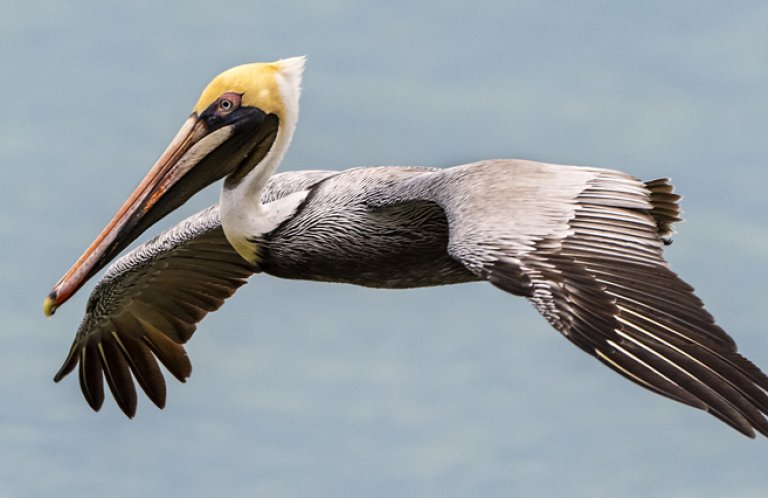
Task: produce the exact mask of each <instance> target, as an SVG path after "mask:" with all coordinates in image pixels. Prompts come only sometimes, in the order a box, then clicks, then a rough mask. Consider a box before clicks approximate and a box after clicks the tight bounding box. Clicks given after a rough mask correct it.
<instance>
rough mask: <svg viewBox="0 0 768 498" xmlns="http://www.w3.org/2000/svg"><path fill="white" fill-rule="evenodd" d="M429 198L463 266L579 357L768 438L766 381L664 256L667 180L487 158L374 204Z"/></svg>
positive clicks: (406, 185) (673, 215)
mask: <svg viewBox="0 0 768 498" xmlns="http://www.w3.org/2000/svg"><path fill="white" fill-rule="evenodd" d="M424 199H427V200H431V201H434V202H436V203H438V204H439V205H440V206H441V207H442V208H443V209H444V210H445V214H446V217H447V219H448V225H449V243H448V252H449V253H450V254H451V255H452V256H453V257H455V258H456V259H457V260H459V261H461V262H462V263H463V264H464V265H465V266H466V267H467V268H468V269H469V270H471V271H472V272H473V273H475V274H476V275H477V276H479V277H481V278H484V279H487V280H488V281H490V282H491V283H493V284H494V285H496V286H497V287H499V288H501V289H504V290H506V291H509V292H512V293H514V294H518V295H522V296H525V297H527V298H528V299H529V300H530V301H531V302H532V303H533V305H534V306H535V307H536V309H537V310H538V311H539V312H541V314H542V315H544V317H545V318H546V319H547V320H548V321H549V322H550V324H551V325H552V326H554V327H555V328H556V329H557V330H558V331H560V332H561V333H562V334H563V335H564V336H565V337H567V338H568V339H569V340H570V341H572V342H573V343H574V344H576V345H577V346H579V347H580V348H581V349H583V350H584V351H586V352H587V353H589V354H591V355H593V356H595V357H597V358H598V359H599V360H600V361H601V362H603V363H604V364H606V365H607V366H609V367H610V368H612V369H613V370H615V371H617V372H618V373H620V374H622V375H623V376H625V377H627V378H628V379H630V380H632V381H634V382H636V383H638V384H640V385H641V386H643V387H646V388H648V389H651V390H652V391H655V392H657V393H660V394H662V395H665V396H668V397H670V398H672V399H675V400H677V401H680V402H683V403H686V404H688V405H690V406H694V407H696V408H700V409H703V410H706V411H708V412H710V413H712V414H713V415H714V416H716V417H718V418H720V419H721V420H723V421H724V422H726V423H727V424H729V425H731V426H732V427H734V428H735V429H737V430H739V431H740V432H742V433H744V434H745V435H748V436H750V437H754V434H755V433H754V430H755V429H757V430H758V431H759V432H761V433H763V434H765V435H768V421H766V418H765V414H768V396H766V393H765V390H768V377H766V375H765V374H764V373H763V372H761V371H760V370H759V369H758V368H757V367H755V366H754V365H753V364H752V363H751V362H750V361H749V360H747V359H746V358H744V357H743V356H741V355H740V354H739V353H737V351H736V345H735V343H734V341H733V340H732V339H731V337H730V336H728V334H726V333H725V332H724V331H723V330H722V329H721V328H720V327H719V326H718V325H716V324H715V322H714V319H713V318H712V316H711V315H710V314H709V313H708V312H707V311H706V310H704V308H703V305H702V302H701V301H700V300H699V299H698V298H697V297H696V296H695V295H694V294H693V288H692V287H690V286H689V285H688V284H686V283H685V282H683V281H682V280H681V279H680V278H678V277H677V275H676V274H675V273H673V272H672V271H671V270H670V269H669V266H668V264H667V263H666V262H665V261H664V259H663V258H662V247H663V245H664V242H665V239H664V237H667V236H669V235H670V234H671V233H672V229H671V224H672V223H673V222H674V221H676V220H679V208H678V205H677V201H678V199H679V196H677V195H676V194H674V193H673V192H672V187H671V185H670V184H669V182H668V180H656V181H652V182H647V183H643V182H641V181H639V180H636V179H635V178H632V177H631V176H629V175H626V174H624V173H620V172H616V171H609V170H601V169H595V168H581V167H569V166H556V165H547V164H541V163H533V162H528V161H484V162H481V163H476V164H473V165H467V166H461V167H456V168H450V169H446V170H443V171H440V172H432V173H425V174H424V175H421V176H420V177H417V178H413V179H410V180H408V181H407V182H403V183H402V184H401V185H400V186H399V187H398V188H396V189H392V190H389V191H387V192H382V193H381V194H380V195H379V196H378V198H374V199H373V200H372V202H373V203H374V204H375V205H386V204H388V203H391V204H397V203H400V202H409V201H413V200H424Z"/></svg>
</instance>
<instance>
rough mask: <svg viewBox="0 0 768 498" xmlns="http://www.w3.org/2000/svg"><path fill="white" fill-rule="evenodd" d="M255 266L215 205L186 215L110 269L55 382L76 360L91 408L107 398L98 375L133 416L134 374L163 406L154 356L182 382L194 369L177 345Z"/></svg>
mask: <svg viewBox="0 0 768 498" xmlns="http://www.w3.org/2000/svg"><path fill="white" fill-rule="evenodd" d="M255 271H258V269H257V268H256V267H255V266H253V265H251V264H250V263H248V262H247V261H245V260H244V259H243V258H242V257H240V255H239V254H237V252H235V251H234V249H232V247H231V246H230V245H229V243H228V242H227V239H226V238H225V237H224V233H223V231H222V229H221V223H220V221H219V214H218V206H213V207H210V208H208V209H206V210H204V211H202V212H200V213H198V214H196V215H194V216H192V217H190V218H188V219H186V220H184V221H183V222H181V223H180V224H179V225H177V226H175V227H173V228H172V229H170V230H168V231H166V232H165V233H163V234H162V235H160V236H159V237H157V238H155V239H154V240H151V241H150V242H148V243H146V244H144V245H142V246H141V247H139V248H137V249H136V250H134V251H132V252H130V253H128V254H126V255H125V256H123V257H122V258H120V259H118V260H117V261H116V262H115V263H114V264H113V265H112V266H111V267H110V268H109V270H108V271H107V273H106V275H105V276H104V278H103V279H102V280H101V281H100V282H99V283H98V284H97V286H96V287H95V288H94V290H93V292H92V293H91V296H90V299H89V301H88V305H87V309H86V313H85V317H84V318H83V321H82V322H81V323H80V327H79V329H78V331H77V335H76V338H75V341H74V343H73V344H72V348H71V349H70V351H69V355H68V356H67V359H66V360H65V362H64V365H63V366H62V367H61V369H60V370H59V372H58V373H57V374H56V376H55V377H54V380H55V381H56V382H58V381H59V380H61V379H62V378H63V377H64V376H65V375H67V374H68V373H69V372H71V371H72V370H73V369H74V368H75V366H76V365H77V364H78V363H79V365H80V368H79V377H80V386H81V389H82V391H83V394H84V396H85V398H86V400H87V401H88V404H90V405H91V407H92V408H93V409H94V410H98V409H99V408H100V407H101V404H102V402H103V401H104V391H103V387H102V377H103V378H106V379H107V383H108V385H109V387H110V390H111V391H112V394H113V395H114V397H115V400H116V401H117V403H118V405H119V406H120V408H121V409H122V410H123V411H124V412H125V413H126V415H128V416H133V415H134V413H135V411H136V389H135V388H134V384H133V380H132V378H131V374H133V377H135V378H136V380H137V381H138V383H139V385H140V386H141V387H142V388H143V389H144V392H146V394H147V396H148V397H149V398H150V399H151V400H152V401H153V402H154V403H155V404H156V405H157V406H159V407H161V408H162V407H163V406H164V404H165V381H164V380H163V375H162V374H161V372H160V368H159V367H158V364H157V361H156V360H155V357H157V359H159V360H160V361H161V362H162V363H163V365H165V367H166V368H167V369H168V371H169V372H171V373H172V374H173V375H174V376H175V377H176V378H177V379H179V380H180V381H182V382H184V380H185V379H186V378H187V377H188V376H189V374H190V373H191V370H192V367H191V364H190V362H189V359H188V358H187V354H186V351H185V350H184V347H183V346H182V344H184V343H185V342H187V341H188V340H189V338H190V337H191V336H192V334H193V333H194V331H195V328H196V326H197V323H198V322H199V321H200V320H202V319H203V317H204V316H205V315H206V314H207V313H208V312H210V311H214V310H216V309H218V308H219V307H220V306H221V305H222V304H224V300H225V299H226V298H228V297H229V296H231V295H232V294H233V293H234V292H235V290H236V289H237V288H238V287H240V286H241V285H243V284H244V283H245V282H246V279H247V278H248V277H249V276H250V275H251V274H253V273H254V272H255Z"/></svg>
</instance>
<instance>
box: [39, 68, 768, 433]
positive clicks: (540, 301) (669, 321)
mask: <svg viewBox="0 0 768 498" xmlns="http://www.w3.org/2000/svg"><path fill="white" fill-rule="evenodd" d="M303 66H304V59H303V58H291V59H284V60H280V61H277V62H273V63H265V64H264V63H262V64H247V65H243V66H238V67H235V68H233V69H230V70H228V71H225V72H224V73H222V74H220V75H219V76H217V77H216V78H215V79H214V80H213V81H212V82H211V83H210V84H209V85H208V86H207V87H206V88H205V90H204V91H203V93H202V95H201V97H200V99H199V100H198V102H197V104H196V105H195V107H194V110H193V112H192V114H191V115H190V116H189V118H188V119H187V120H186V121H185V122H184V124H183V125H182V127H181V130H180V131H179V132H178V134H177V135H176V136H175V138H173V140H172V141H171V143H170V145H169V146H168V148H167V149H166V150H165V152H163V154H162V155H161V156H160V158H159V159H158V161H157V163H156V164H155V165H154V166H153V167H152V169H151V170H150V171H149V173H148V174H147V176H146V177H145V178H144V180H143V181H142V182H141V183H140V184H139V186H138V187H137V189H136V190H135V192H133V194H131V196H130V197H129V198H128V200H127V201H126V202H125V203H124V204H123V206H122V207H121V208H120V209H119V210H118V212H117V214H116V215H115V217H114V218H113V219H112V220H111V221H110V222H109V223H108V225H107V226H106V228H104V230H103V231H102V232H101V234H100V235H99V236H98V237H97V238H96V240H95V241H94V242H93V243H92V244H91V245H90V247H88V248H87V249H86V251H85V252H84V253H83V255H82V256H81V257H80V258H79V259H78V260H77V262H76V263H75V264H74V265H73V266H72V268H71V269H70V270H69V271H67V273H66V274H65V275H64V276H63V277H62V278H61V279H60V280H59V281H58V283H57V284H56V285H55V286H54V288H53V290H52V291H51V293H50V294H49V296H48V297H47V299H46V300H45V303H44V311H45V313H46V315H51V314H52V313H53V312H54V311H55V309H56V308H58V307H59V306H61V305H62V303H64V302H65V301H66V300H67V299H68V298H69V297H71V296H72V295H73V294H74V293H75V292H76V291H77V290H78V289H79V288H80V287H81V286H82V285H83V284H84V283H85V282H86V280H88V279H89V278H91V277H92V276H93V275H94V274H96V273H97V272H98V271H99V270H100V269H102V268H103V267H104V266H105V265H107V263H109V262H110V261H111V260H112V259H113V258H115V257H116V256H117V255H118V254H119V253H120V252H121V251H123V249H125V248H126V247H127V246H128V245H129V244H130V243H131V242H132V241H134V240H135V239H136V238H137V237H138V236H139V235H140V234H142V233H143V232H144V231H145V230H146V229H147V228H149V227H150V226H151V225H152V224H154V223H155V222H157V221H158V220H160V219H161V218H163V217H164V216H165V215H167V214H168V213H169V212H171V211H173V210H174V209H176V208H177V207H179V206H181V205H182V204H183V203H184V202H185V201H186V200H187V199H189V198H190V197H191V196H192V195H193V194H194V193H196V192H198V191H199V190H201V189H202V188H204V187H205V186H207V185H209V184H211V183H213V182H216V181H218V180H220V179H223V180H224V181H223V187H222V190H221V199H220V203H219V204H218V206H213V207H210V208H208V209H206V210H204V211H202V212H200V213H198V214H196V215H194V216H192V217H190V218H188V219H186V220H184V221H182V222H181V223H180V224H178V225H177V226H175V227H173V228H171V229H170V230H168V231H166V232H165V233H163V234H161V235H160V236H158V237H156V238H154V239H152V240H151V241H149V242H147V243H146V244H144V245H142V246H140V247H138V248H136V249H134V250H133V251H132V252H129V253H127V254H126V255H124V256H123V257H121V258H120V259H118V260H117V261H116V262H115V263H114V264H112V266H111V267H110V268H109V269H108V270H107V272H106V274H105V275H104V277H103V278H102V279H101V280H100V282H99V283H98V284H97V285H96V287H95V289H94V290H93V292H92V294H91V297H90V300H89V301H88V304H87V309H86V313H85V317H84V319H83V321H82V323H81V324H80V327H79V329H78V331H77V335H76V337H75V340H74V343H73V345H72V348H71V349H70V351H69V354H68V356H67V358H66V360H65V361H64V364H63V366H62V367H61V369H60V370H59V372H58V373H57V374H56V376H55V378H54V380H55V381H57V382H58V381H59V380H61V379H62V378H63V377H65V376H66V375H67V374H69V373H70V372H71V371H73V370H74V369H75V367H79V368H78V371H79V381H80V386H81V389H82V392H83V394H84V396H85V399H86V400H87V402H88V403H89V404H90V406H91V407H92V408H93V409H94V410H99V408H100V407H101V405H102V402H103V400H104V389H103V380H104V379H106V381H107V384H108V386H109V389H110V390H111V392H112V394H113V396H114V398H115V400H116V402H117V404H118V405H119V407H120V408H121V409H122V411H123V412H124V413H125V414H126V415H127V416H129V417H132V416H133V415H134V414H135V411H136V404H137V394H136V389H135V385H134V379H135V381H136V382H138V384H139V386H141V388H142V389H143V390H144V392H145V393H146V395H147V396H148V397H149V399H150V400H152V402H154V404H155V405H157V406H158V407H160V408H162V407H163V406H164V405H165V398H166V386H165V381H164V379H163V374H162V373H161V370H160V367H159V365H158V360H159V361H160V363H162V364H163V365H164V366H165V368H166V369H167V370H168V371H169V372H170V373H171V374H172V375H173V376H175V377H176V378H177V379H179V380H180V381H182V382H184V381H185V379H186V378H187V377H188V376H189V375H190V373H191V365H190V362H189V359H188V358H187V354H186V352H185V350H184V347H183V344H184V343H186V342H187V340H189V339H190V337H191V336H192V334H193V332H194V331H195V328H196V327H197V324H198V322H200V321H201V320H202V319H203V317H204V316H205V315H206V314H207V313H208V312H211V311H214V310H216V309H218V308H219V307H220V306H221V305H222V304H223V302H224V300H225V299H226V298H227V297H229V296H230V295H232V294H233V293H234V292H235V290H236V289H237V288H238V287H240V286H241V285H242V284H244V283H245V282H246V280H247V279H248V278H249V277H250V276H251V275H252V274H254V273H259V272H264V273H268V274H271V275H275V276H277V277H283V278H291V279H308V280H317V281H324V282H342V283H349V284H356V285H362V286H367V287H377V288H413V287H422V286H432V285H444V284H457V283H463V282H473V281H487V282H490V283H491V284H492V285H494V286H496V287H498V288H499V289H501V290H503V291H506V292H509V293H511V294H515V295H518V296H523V297H525V298H527V299H528V300H529V301H530V302H531V303H532V304H533V306H534V307H535V308H536V309H537V310H538V311H539V312H540V313H541V314H542V315H543V316H544V317H545V318H546V319H547V321H549V323H550V324H551V325H552V326H553V327H554V328H555V329H556V330H558V331H559V332H560V333H561V334H562V335H564V336H565V337H566V338H567V339H568V340H570V341H571V342H573V343H574V344H575V345H576V346H578V347H579V348H581V349H582V350H584V351H586V352H587V353H589V354H590V355H592V356H594V357H595V358H597V359H598V360H600V361H601V362H602V363H604V364H605V365H607V366H608V367H610V368H611V369H613V370H614V371H616V372H618V373H619V374H621V375H623V376H624V377H626V378H628V379H629V380H631V381H633V382H635V383H637V384H639V385H641V386H643V387H645V388H647V389H650V390H652V391H655V392H656V393H659V394H661V395H664V396H667V397H669V398H672V399H674V400H676V401H679V402H682V403H685V404H687V405H690V406H693V407H695V408H699V409H702V410H706V411H708V412H709V413H711V414H712V415H714V416H715V417H717V418H719V419H720V420H722V421H723V422H725V423H726V424H728V425H730V426H732V427H733V428H735V429H736V430H738V431H740V432H742V433H743V434H745V435H747V436H750V437H754V436H755V431H758V432H760V433H762V434H763V435H768V420H767V419H766V414H768V394H766V391H768V377H766V375H765V374H764V373H763V372H762V371H760V369H759V368H757V367H756V366H755V365H754V364H753V363H751V362H750V361H749V360H747V359H746V358H744V357H743V356H741V355H740V354H739V353H738V352H737V349H736V344H735V343H734V341H733V339H731V337H730V336H729V335H728V334H726V333H725V332H724V331H723V330H722V329H721V328H720V327H719V326H718V325H716V324H715V321H714V319H713V318H712V316H711V315H710V314H709V313H708V312H707V311H705V310H704V308H703V305H702V302H701V301H700V300H699V299H698V298H697V297H696V296H695V295H694V294H693V289H692V288H691V287H690V286H689V285H688V284H686V283H685V282H684V281H682V280H681V279H680V278H678V277H677V275H676V274H675V273H673V272H672V271H671V270H670V268H669V265H668V264H667V263H666V262H665V261H664V259H663V257H662V249H663V247H664V245H665V242H667V241H668V237H669V236H670V235H671V234H672V224H673V223H674V222H676V221H679V219H680V217H679V215H680V210H679V207H678V200H679V198H680V197H679V196H678V195H677V194H675V193H674V192H673V188H672V185H671V184H670V183H669V181H668V180H667V179H660V180H654V181H648V182H643V181H640V180H637V179H636V178H634V177H632V176H630V175H628V174H625V173H622V172H619V171H614V170H608V169H599V168H591V167H576V166H562V165H554V164H544V163H537V162H532V161H522V160H488V161H480V162H477V163H474V164H466V165H460V166H455V167H452V168H445V169H438V168H428V167H410V166H408V167H401V166H393V167H366V168H355V169H350V170H346V171H341V172H334V171H298V172H287V173H281V174H274V173H275V170H276V168H277V166H278V164H279V163H280V161H281V159H282V158H283V155H284V154H285V152H286V150H287V148H288V145H289V144H290V142H291V137H292V136H293V133H294V129H295V127H296V122H297V118H298V111H299V93H300V80H301V75H302V71H303Z"/></svg>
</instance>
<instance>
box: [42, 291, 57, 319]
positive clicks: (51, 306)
mask: <svg viewBox="0 0 768 498" xmlns="http://www.w3.org/2000/svg"><path fill="white" fill-rule="evenodd" d="M55 312H56V294H54V293H53V292H52V293H50V294H49V295H48V297H46V298H45V301H43V314H44V315H45V316H51V315H53V314H54V313H55Z"/></svg>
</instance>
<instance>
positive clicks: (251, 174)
mask: <svg viewBox="0 0 768 498" xmlns="http://www.w3.org/2000/svg"><path fill="white" fill-rule="evenodd" d="M303 68H304V58H303V57H294V58H291V59H283V60H279V61H276V62H271V63H254V64H244V65H242V66H237V67H234V68H232V69H229V70H227V71H224V72H223V73H221V74H219V75H218V76H216V77H215V78H214V79H213V81H211V83H209V84H208V86H207V87H206V88H205V90H203V93H202V95H201V96H200V99H199V100H198V101H197V104H195V107H194V110H193V111H192V114H191V115H190V116H189V117H188V118H187V120H186V121H185V122H184V124H183V125H182V127H181V129H180V130H179V132H178V133H177V134H176V136H175V137H174V138H173V140H172V141H171V143H170V145H169V146H168V148H167V149H166V150H165V152H163V154H162V155H161V156H160V158H159V159H158V160H157V162H156V163H155V164H154V166H152V169H150V171H149V173H147V175H146V177H145V178H144V180H142V182H141V183H140V184H139V186H138V187H137V188H136V190H135V191H134V192H133V193H132V194H131V195H130V197H129V198H128V199H127V200H126V201H125V203H124V204H123V206H122V207H121V208H120V209H119V210H118V212H117V214H116V215H115V216H114V218H112V220H111V221H110V222H109V223H108V224H107V226H106V227H105V228H104V230H103V231H102V232H101V234H99V236H98V237H97V238H96V240H94V241H93V243H92V244H91V245H90V246H89V247H88V249H86V250H85V252H84V253H83V255H82V256H80V258H79V259H78V260H77V261H76V262H75V264H74V265H72V268H70V269H69V271H67V273H66V274H64V276H63V277H62V278H61V279H60V280H59V281H58V283H57V284H56V285H55V286H54V288H53V290H52V291H51V292H50V294H49V295H48V297H47V298H46V299H45V302H44V304H43V312H44V313H45V314H46V315H47V316H50V315H52V314H53V313H54V311H55V310H56V308H58V307H59V306H61V305H62V304H63V303H64V302H65V301H66V300H67V299H69V298H70V297H71V296H72V295H73V294H74V293H75V292H76V291H77V290H78V289H79V288H80V287H81V286H82V285H83V284H84V283H85V282H86V281H87V280H88V279H89V278H90V277H92V276H93V275H94V274H95V273H96V272H98V271H99V270H100V269H101V268H103V267H104V265H106V264H107V263H109V261H111V260H112V259H113V258H114V257H115V256H117V255H118V254H119V253H120V252H121V251H122V250H123V249H125V247H126V246H128V244H130V243H131V242H132V241H133V240H135V239H136V238H137V237H138V236H139V235H141V234H142V233H143V232H144V231H145V230H146V229H147V228H149V227H150V226H152V225H153V224H154V223H156V222H157V221H158V220H160V219H162V218H163V217H164V216H165V215H167V214H168V213H170V212H171V211H173V210H174V209H176V208H178V207H179V206H181V205H182V204H183V203H184V202H186V201H187V200H188V199H189V198H190V197H191V196H192V195H193V194H195V193H196V192H198V191H200V190H202V189H203V188H205V187H206V186H208V185H210V184H211V183H213V182H215V181H217V180H220V179H222V178H226V180H225V188H229V189H235V188H237V187H238V186H240V185H241V184H242V183H244V182H245V181H246V179H247V180H248V181H251V182H252V183H253V182H256V183H260V182H262V183H263V182H264V181H266V178H268V177H269V175H271V174H272V172H273V171H274V168H275V167H276V166H277V164H278V163H279V161H280V159H281V158H282V156H283V154H284V153H285V150H286V149H287V147H288V144H289V143H290V140H291V137H292V135H293V130H294V128H295V126H296V121H297V119H298V109H299V93H300V83H301V73H302V71H303ZM254 178H255V180H254Z"/></svg>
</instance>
